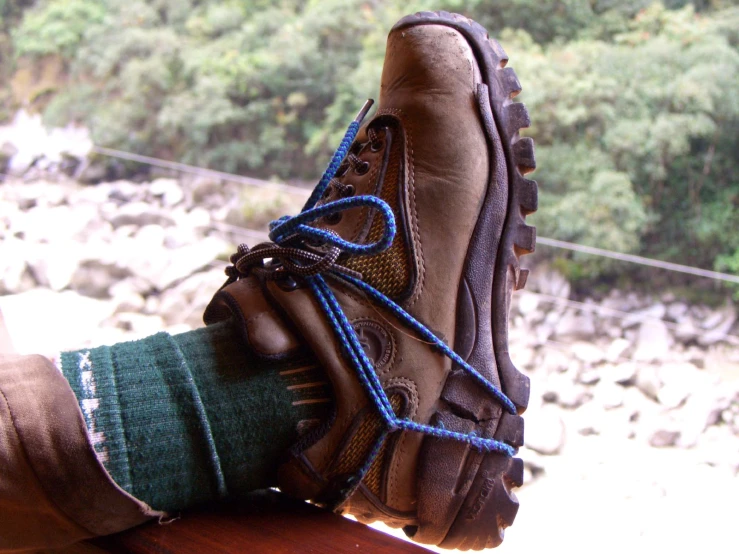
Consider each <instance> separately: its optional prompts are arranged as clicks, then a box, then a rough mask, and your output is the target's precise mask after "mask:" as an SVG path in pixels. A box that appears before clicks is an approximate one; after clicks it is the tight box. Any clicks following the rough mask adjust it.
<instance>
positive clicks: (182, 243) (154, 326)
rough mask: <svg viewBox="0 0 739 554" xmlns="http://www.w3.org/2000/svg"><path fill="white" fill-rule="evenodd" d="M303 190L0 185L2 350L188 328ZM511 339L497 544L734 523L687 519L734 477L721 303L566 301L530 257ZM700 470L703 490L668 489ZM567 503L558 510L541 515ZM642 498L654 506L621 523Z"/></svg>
mask: <svg viewBox="0 0 739 554" xmlns="http://www.w3.org/2000/svg"><path fill="white" fill-rule="evenodd" d="M303 199H304V197H303V196H301V195H300V194H296V195H294V197H293V196H292V195H288V194H286V193H275V192H272V191H268V190H256V189H255V190H247V189H245V188H244V187H243V185H236V184H233V183H230V184H229V183H224V182H216V181H212V180H206V179H200V178H197V179H195V178H189V179H184V180H176V179H173V178H170V177H162V178H158V179H154V180H151V181H147V182H141V183H134V182H129V181H116V182H110V183H100V184H97V185H82V184H80V183H78V182H75V181H72V180H68V179H64V178H62V179H61V180H58V181H55V182H49V181H44V180H34V181H24V180H20V179H8V180H6V181H5V182H3V183H0V309H2V311H3V313H4V315H5V319H6V322H7V324H8V326H9V328H10V334H11V339H12V341H13V343H14V346H15V347H16V349H18V350H19V351H22V352H42V353H45V354H49V355H52V354H53V353H54V352H58V351H59V350H61V349H71V348H77V347H83V346H89V345H95V344H101V343H106V342H108V343H109V342H115V341H121V340H128V339H132V338H137V337H141V336H145V335H148V334H151V333H155V332H158V331H160V330H168V331H170V332H181V331H185V330H188V329H191V328H194V327H197V326H200V325H201V319H200V318H201V315H202V312H203V309H204V307H205V305H206V303H207V302H208V301H209V299H210V297H211V296H212V294H213V292H214V291H215V290H216V289H217V288H218V287H219V286H220V285H221V284H222V282H223V280H224V278H225V277H224V274H223V268H224V267H225V265H226V264H225V261H224V260H225V258H226V256H227V255H228V254H229V253H230V252H231V251H233V249H234V247H235V245H236V244H238V243H239V242H248V243H254V242H256V241H258V240H261V239H263V238H264V237H263V235H262V234H260V233H256V234H254V233H249V232H245V231H243V230H241V229H240V227H242V226H248V227H251V228H259V229H264V228H265V225H266V222H267V221H268V220H269V219H271V218H272V217H274V216H277V215H280V214H281V213H283V212H295V211H296V210H297V209H298V208H299V206H300V204H301V201H302V200H303ZM532 258H534V262H535V261H536V258H535V257H534V256H532ZM529 265H531V264H529ZM510 343H511V353H512V357H513V359H514V361H515V362H516V364H517V365H518V366H519V367H520V368H521V369H522V370H523V371H524V372H526V373H527V374H528V375H529V376H530V377H531V382H532V400H531V406H530V409H529V411H528V412H527V416H526V446H525V447H524V448H523V449H522V452H521V455H522V457H523V458H524V460H525V461H526V468H527V472H528V476H527V482H528V484H527V485H526V486H524V488H523V489H522V490H521V494H520V495H521V497H522V498H523V499H524V501H525V504H524V507H523V508H522V509H521V515H520V517H519V522H518V523H517V524H516V526H515V527H514V528H513V529H512V530H511V531H510V538H509V539H508V540H507V541H506V543H504V546H503V549H504V550H505V549H506V548H510V549H513V548H514V547H517V548H524V550H525V551H527V549H531V550H533V549H534V548H537V549H538V548H543V547H544V546H543V543H540V542H536V541H535V538H536V537H538V535H537V533H538V531H537V529H540V528H548V527H553V526H554V527H557V526H556V525H555V523H556V522H557V521H559V520H558V518H560V520H561V523H560V524H561V525H562V526H563V527H565V526H566V527H567V528H568V529H570V530H571V529H572V528H573V527H576V526H577V525H578V522H577V521H576V520H577V519H578V518H580V520H581V521H588V522H590V523H588V525H589V526H590V527H589V529H591V531H592V529H603V532H604V533H605V532H607V529H608V526H607V525H606V524H605V522H604V521H602V520H600V519H598V520H595V519H593V518H594V516H593V515H592V513H591V509H592V510H603V511H604V513H608V514H610V516H609V517H610V518H612V519H613V518H619V517H620V518H622V519H623V518H626V519H628V521H629V522H631V524H633V525H635V526H636V528H638V529H641V531H639V532H637V531H633V530H632V531H633V532H630V533H627V534H625V535H622V536H621V539H622V542H618V541H616V542H614V545H616V544H618V545H620V547H630V546H631V547H633V544H636V543H634V542H633V541H637V542H638V540H640V539H639V537H642V538H643V537H644V536H651V535H650V533H652V534H653V533H655V532H656V531H654V530H655V529H661V530H663V531H664V532H668V528H669V525H667V523H665V522H662V520H661V519H660V522H661V523H659V524H657V523H653V524H652V523H649V524H648V522H649V521H651V520H650V519H649V517H656V516H655V515H654V514H656V513H658V512H659V511H660V510H662V511H663V512H664V514H669V517H670V518H672V521H678V522H681V523H680V524H681V525H682V524H684V525H686V526H688V525H690V526H695V524H696V521H700V524H701V525H702V526H703V527H704V528H708V529H711V530H712V531H711V532H712V536H713V537H715V536H718V535H716V533H720V532H721V531H722V530H723V531H726V532H729V529H728V528H726V527H725V526H722V527H721V528H716V529H713V527H714V526H715V525H718V523H717V522H719V521H722V520H720V519H717V518H707V517H704V516H703V515H701V516H696V514H695V509H696V508H694V507H693V506H692V503H697V502H700V501H701V498H703V501H704V502H709V504H710V503H712V502H718V501H720V500H721V495H722V494H723V492H722V491H724V490H725V491H730V490H734V489H733V488H732V487H734V488H736V482H737V479H736V477H737V472H739V325H738V323H737V308H736V305H735V304H734V303H732V302H730V301H729V300H728V299H727V301H726V303H725V304H724V305H723V306H721V307H719V308H709V307H707V306H702V305H690V304H688V303H687V302H685V301H683V300H681V299H680V298H676V297H674V296H672V295H670V294H665V295H664V296H663V297H660V298H646V297H640V296H638V295H636V294H633V293H625V292H619V291H612V292H611V293H610V294H609V295H607V296H606V297H603V298H590V299H580V300H578V301H577V302H576V301H574V300H573V299H572V298H571V291H570V286H569V284H568V283H567V282H566V280H564V279H563V278H562V277H561V276H560V275H559V274H558V273H556V272H555V271H553V270H551V269H550V268H548V267H547V266H545V265H542V264H539V266H538V267H537V268H536V269H535V270H534V271H533V272H532V276H531V278H530V279H529V284H528V286H527V289H526V291H522V292H519V293H517V294H516V295H514V303H513V307H512V312H511V329H510ZM691 475H693V476H692V477H691ZM697 479H700V481H701V482H706V483H711V486H712V487H713V489H712V490H711V491H708V492H706V491H704V490H702V489H699V488H695V489H694V491H695V492H696V494H695V495H693V494H687V493H686V492H685V490H682V489H681V488H680V487H684V486H686V483H693V484H692V485H690V486H692V487H696V486H697V485H696V484H695V480H697ZM691 490H693V489H691ZM594 491H600V492H599V493H598V495H595V496H594V494H595V493H594ZM699 492H700V494H698V493H699ZM555 497H556V498H557V499H559V504H557V503H556V502H555ZM563 497H567V499H566V500H565V499H563ZM583 499H587V500H583ZM583 502H587V503H590V505H586V504H584V503H583ZM563 503H564V504H567V505H568V510H569V511H568V512H567V513H564V512H563V513H561V514H560V513H545V512H544V510H545V509H546V510H550V509H551V510H555V512H556V508H557V506H562V505H564V504H563ZM675 503H677V504H675ZM681 503H682V504H681ZM593 504H594V505H593ZM643 506H650V507H651V508H650V509H653V510H654V513H653V514H651V516H650V514H644V517H645V518H646V519H644V520H640V521H639V522H634V521H632V520H634V516H633V513H636V512H634V510H636V511H638V512H639V513H642V511H643V510H644V509H645V508H643ZM678 507H680V509H679V510H678ZM623 510H632V511H631V512H629V513H630V514H631V515H628V516H625V515H624V513H623V512H622V511H623ZM648 516H649V517H648ZM665 517H667V516H665ZM701 518H703V519H701ZM565 520H566V521H565ZM654 521H656V520H654ZM645 522H647V523H645ZM663 524H664V525H663ZM613 525H614V526H617V525H618V524H617V523H616V522H615V521H614V522H613ZM547 526H548V527H547ZM640 526H641V527H640ZM655 526H656V527H655ZM645 534H646V535H645ZM589 536H590V535H583V537H589ZM517 537H518V538H517ZM581 538H582V537H581ZM627 539H628V540H627ZM532 541H533V542H532ZM582 541H585V539H584V538H583V539H582ZM582 541H581V542H582ZM623 541H626V542H623ZM629 541H631V542H629ZM660 544H671V543H669V541H668V542H667V543H665V542H664V541H662V542H660ZM587 546H588V544H587V541H585V542H582V551H586V550H588V548H587ZM590 546H593V544H592V543H591V544H590ZM601 546H602V545H601ZM681 546H683V543H679V542H677V543H676V548H677V547H681ZM599 548H600V549H601V550H602V549H603V548H601V547H599ZM511 551H512V550H511ZM571 551H580V550H578V549H577V548H574V550H573V549H571ZM606 551H610V550H609V549H608V548H606ZM678 551H683V550H682V549H679V550H678Z"/></svg>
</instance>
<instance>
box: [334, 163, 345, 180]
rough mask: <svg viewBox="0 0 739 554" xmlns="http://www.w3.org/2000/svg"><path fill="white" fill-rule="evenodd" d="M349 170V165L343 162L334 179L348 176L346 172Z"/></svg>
mask: <svg viewBox="0 0 739 554" xmlns="http://www.w3.org/2000/svg"><path fill="white" fill-rule="evenodd" d="M348 170H349V164H348V163H346V162H343V163H342V164H341V165H340V166H339V169H337V170H336V175H334V177H343V176H344V175H346V172H347V171H348Z"/></svg>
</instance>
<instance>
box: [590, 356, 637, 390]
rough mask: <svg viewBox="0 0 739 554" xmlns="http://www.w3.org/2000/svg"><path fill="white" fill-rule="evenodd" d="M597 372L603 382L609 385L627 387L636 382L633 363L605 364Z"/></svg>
mask: <svg viewBox="0 0 739 554" xmlns="http://www.w3.org/2000/svg"><path fill="white" fill-rule="evenodd" d="M599 371H600V375H601V376H602V378H603V380H604V381H608V382H611V383H616V384H619V385H623V386H628V385H632V384H633V383H634V382H635V381H636V364H635V363H633V362H624V363H620V364H607V365H604V366H601V367H600V368H599Z"/></svg>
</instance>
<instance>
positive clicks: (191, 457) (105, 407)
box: [61, 322, 331, 512]
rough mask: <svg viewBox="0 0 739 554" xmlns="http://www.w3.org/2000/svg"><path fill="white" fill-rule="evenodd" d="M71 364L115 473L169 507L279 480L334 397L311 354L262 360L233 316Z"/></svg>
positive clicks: (97, 443) (96, 439) (68, 360)
mask: <svg viewBox="0 0 739 554" xmlns="http://www.w3.org/2000/svg"><path fill="white" fill-rule="evenodd" d="M61 366H62V373H63V374H64V376H65V377H66V378H67V380H68V381H69V382H70V385H71V386H72V389H73V390H74V392H75V394H76V395H77V398H78V401H79V403H80V407H81V408H82V411H83V414H84V416H85V421H86V422H87V426H88V430H89V431H90V437H91V440H92V443H93V446H94V448H95V451H96V452H97V454H98V457H99V459H100V460H101V462H102V463H103V465H104V466H105V468H106V469H107V470H108V472H109V473H110V475H111V477H112V478H113V480H114V481H116V483H118V485H119V486H121V488H123V489H124V490H126V491H127V492H129V493H131V494H132V495H133V496H135V497H136V498H139V499H140V500H142V501H144V502H146V503H147V504H149V505H150V506H152V507H154V508H156V509H159V510H164V511H169V512H171V511H176V510H179V509H182V508H185V507H187V506H191V505H194V504H198V503H202V502H206V501H210V500H215V499H218V498H222V497H224V496H226V495H229V496H237V495H240V494H244V493H246V492H248V491H251V490H255V489H258V488H264V487H268V486H272V485H273V484H274V482H275V471H276V468H277V466H278V465H279V464H278V460H279V459H280V457H281V455H282V454H283V453H284V452H285V450H286V449H287V448H289V447H290V446H291V445H292V444H293V443H294V442H295V441H296V440H297V438H298V432H299V430H301V427H305V426H306V425H312V424H313V423H314V422H317V421H320V420H321V419H323V418H325V417H326V415H327V411H328V409H330V406H331V397H330V388H329V386H328V384H327V383H326V382H325V379H324V377H323V372H322V370H321V369H320V368H318V366H317V364H316V363H315V361H314V360H313V359H312V358H310V357H309V356H295V357H293V358H291V359H288V360H281V361H277V362H271V363H264V362H260V363H259V364H256V363H255V362H254V360H253V359H251V358H250V356H249V353H248V352H247V351H246V350H245V348H244V347H243V342H242V340H241V338H240V336H239V334H238V331H237V330H236V329H235V327H234V326H233V325H232V324H231V323H230V322H224V323H219V324H216V325H211V326H209V327H206V328H204V329H198V330H196V331H192V332H189V333H183V334H181V335H175V336H170V335H168V334H167V333H159V334H157V335H153V336H151V337H147V338H146V339H142V340H139V341H133V342H126V343H120V344H116V345H113V346H103V347H99V348H93V349H89V350H83V351H77V352H65V353H63V354H62V356H61ZM296 385H297V386H296ZM306 422H308V423H306ZM311 422H313V423H311Z"/></svg>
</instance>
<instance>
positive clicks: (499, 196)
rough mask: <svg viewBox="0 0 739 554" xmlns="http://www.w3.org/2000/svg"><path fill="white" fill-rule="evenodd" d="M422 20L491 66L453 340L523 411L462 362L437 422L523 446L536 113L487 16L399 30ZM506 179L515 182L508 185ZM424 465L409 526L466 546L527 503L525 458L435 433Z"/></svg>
mask: <svg viewBox="0 0 739 554" xmlns="http://www.w3.org/2000/svg"><path fill="white" fill-rule="evenodd" d="M416 25H444V26H447V27H450V28H452V29H454V30H456V31H458V32H459V33H460V34H461V35H462V36H463V37H464V38H465V39H466V40H467V42H468V43H469V45H470V47H471V49H472V51H473V53H474V55H475V58H476V60H477V63H478V65H479V68H480V72H481V75H482V81H483V83H484V85H481V86H480V87H479V88H478V103H479V107H480V112H481V117H482V123H483V127H485V131H486V134H487V139H488V147H489V151H490V176H489V180H488V190H487V193H486V197H485V200H484V202H483V206H482V209H481V212H480V215H479V217H478V220H477V223H476V226H475V230H474V233H473V236H472V239H471V241H470V244H469V247H468V251H467V261H466V265H465V268H464V271H463V278H462V282H461V283H460V289H459V293H458V297H457V323H456V337H455V344H454V349H455V351H456V352H457V353H459V354H460V356H462V357H463V358H464V359H465V360H466V361H467V362H469V363H470V364H471V365H472V366H473V367H475V368H476V369H477V370H478V371H480V372H481V373H482V374H483V375H484V376H485V377H486V378H487V379H489V380H490V381H491V382H493V383H495V384H497V385H500V387H501V389H502V390H503V392H504V393H505V394H506V395H507V396H508V397H509V398H510V399H511V401H512V402H513V403H514V404H515V406H516V408H517V411H518V414H516V415H512V414H509V413H507V412H503V411H502V410H501V407H500V406H499V405H498V404H497V402H496V401H495V400H494V399H493V398H492V397H491V396H490V395H489V393H487V392H486V391H484V390H482V388H481V387H480V386H479V385H477V384H476V383H475V381H474V380H473V378H472V377H471V376H469V375H468V374H466V373H465V372H463V371H462V370H461V369H458V368H453V370H452V372H451V373H450V374H449V376H448V378H447V381H446V384H445V386H444V389H443V391H442V395H441V401H440V407H439V409H438V411H437V413H436V414H435V416H434V417H433V419H432V424H434V425H443V426H444V427H445V428H447V429H450V430H454V431H460V432H464V433H469V432H473V431H474V432H476V433H478V434H479V435H481V436H487V437H491V436H492V437H494V438H496V439H497V440H499V441H502V442H505V443H507V444H509V445H511V446H513V447H514V448H518V447H520V446H521V445H522V444H523V419H522V418H521V416H520V414H521V413H523V412H524V411H525V409H526V407H527V405H528V401H529V379H528V377H526V376H525V375H523V374H522V373H520V372H519V371H518V370H517V369H516V368H515V366H514V365H513V363H512V362H511V359H510V356H509V354H508V314H509V308H510V299H511V294H512V292H513V290H514V289H521V288H523V286H524V284H525V282H526V277H527V274H528V271H527V270H524V269H521V268H520V265H519V258H520V257H521V256H522V255H524V254H527V253H531V252H533V251H534V246H535V243H536V233H535V229H534V228H533V227H531V226H528V225H526V223H525V217H526V215H528V214H530V213H532V212H534V211H536V208H537V185H536V182H535V181H530V180H528V179H526V178H525V177H524V175H525V174H526V173H529V172H530V171H533V169H534V168H535V161H534V148H533V141H532V140H531V139H530V138H521V137H520V136H519V130H520V129H521V128H523V127H528V126H529V116H528V113H527V111H526V108H525V107H524V106H523V104H517V103H514V102H512V99H513V98H514V97H515V96H516V95H517V94H518V93H519V92H520V91H521V87H520V84H519V82H518V78H517V77H516V74H515V72H514V71H513V70H512V69H510V68H508V67H506V63H507V61H508V57H507V56H506V54H505V52H504V51H503V48H502V47H501V46H500V45H499V44H498V43H497V42H496V41H495V40H493V39H490V38H489V36H488V33H487V31H486V30H485V29H484V28H483V27H482V26H481V25H479V24H478V23H476V22H474V21H471V20H469V19H468V18H466V17H464V16H461V15H458V14H451V13H448V12H443V11H442V12H420V13H417V14H414V15H410V16H407V17H405V18H403V19H401V20H400V21H399V22H398V23H397V24H396V25H395V26H394V27H393V30H397V29H401V28H406V27H411V26H416ZM503 176H505V177H503ZM503 180H505V184H506V185H507V187H502V186H501V185H502V183H501V181H503ZM502 206H506V209H505V212H503V209H502ZM491 268H493V270H492V271H491ZM418 475H419V478H418V525H414V526H409V527H406V528H405V531H406V533H407V534H408V535H409V536H411V537H412V538H413V539H414V540H417V541H419V542H424V543H427V544H436V545H439V546H441V547H444V548H458V549H461V550H468V549H474V550H479V549H483V548H491V547H494V546H497V545H499V544H500V543H501V542H502V540H503V534H504V530H505V528H506V527H509V526H510V525H511V524H512V523H513V520H514V518H515V517H516V512H517V511H518V501H517V499H516V496H515V494H514V493H513V492H512V491H511V489H512V488H514V487H519V486H521V484H522V482H523V462H522V461H521V460H520V459H519V458H508V457H506V456H504V455H501V454H497V453H480V452H475V451H472V450H471V449H470V448H469V447H468V446H466V445H464V444H462V443H458V442H455V441H446V440H439V439H435V438H433V437H427V438H425V439H424V443H423V446H422V450H421V455H420V458H419V474H418Z"/></svg>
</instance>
